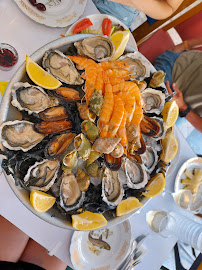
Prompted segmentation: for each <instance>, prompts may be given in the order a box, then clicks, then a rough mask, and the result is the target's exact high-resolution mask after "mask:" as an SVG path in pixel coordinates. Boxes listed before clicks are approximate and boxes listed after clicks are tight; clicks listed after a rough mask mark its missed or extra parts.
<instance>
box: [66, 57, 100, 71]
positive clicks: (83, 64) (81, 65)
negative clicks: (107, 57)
mask: <svg viewBox="0 0 202 270" xmlns="http://www.w3.org/2000/svg"><path fill="white" fill-rule="evenodd" d="M67 57H69V59H70V60H72V61H73V62H74V63H75V64H76V68H77V69H78V70H83V69H86V68H87V67H88V66H91V65H98V64H97V63H96V62H95V61H94V60H92V59H89V58H85V57H83V56H71V55H67Z"/></svg>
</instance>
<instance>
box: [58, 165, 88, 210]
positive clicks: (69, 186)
mask: <svg viewBox="0 0 202 270" xmlns="http://www.w3.org/2000/svg"><path fill="white" fill-rule="evenodd" d="M61 178H62V181H61V185H60V206H61V207H62V208H63V209H64V210H65V211H66V212H68V211H71V210H74V209H77V208H79V207H80V206H81V205H82V204H83V201H84V198H85V192H81V190H80V188H79V184H78V182H77V180H76V177H75V176H74V174H73V173H71V171H70V170H66V171H65V172H64V173H63V174H62V177H61Z"/></svg>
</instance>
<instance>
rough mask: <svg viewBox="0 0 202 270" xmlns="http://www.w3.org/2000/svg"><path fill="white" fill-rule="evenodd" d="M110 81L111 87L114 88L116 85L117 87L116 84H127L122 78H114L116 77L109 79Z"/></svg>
mask: <svg viewBox="0 0 202 270" xmlns="http://www.w3.org/2000/svg"><path fill="white" fill-rule="evenodd" d="M109 81H110V83H111V85H112V86H114V85H116V84H119V83H122V82H125V80H124V79H122V78H116V77H115V78H114V77H110V78H109Z"/></svg>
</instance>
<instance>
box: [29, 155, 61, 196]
mask: <svg viewBox="0 0 202 270" xmlns="http://www.w3.org/2000/svg"><path fill="white" fill-rule="evenodd" d="M59 168H60V162H59V161H58V160H48V159H44V160H42V161H41V162H36V163H35V164H34V165H33V166H31V167H30V168H29V169H28V171H27V174H26V175H25V177H24V182H25V185H26V186H28V187H29V188H30V189H37V190H41V191H47V190H49V189H50V187H51V186H52V185H53V184H54V182H55V180H56V178H57V173H58V170H59Z"/></svg>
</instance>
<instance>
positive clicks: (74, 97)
mask: <svg viewBox="0 0 202 270" xmlns="http://www.w3.org/2000/svg"><path fill="white" fill-rule="evenodd" d="M54 95H55V96H56V97H58V98H60V99H65V100H68V101H73V102H77V101H79V100H81V97H80V94H79V92H78V91H77V90H75V89H73V88H69V87H59V88H57V89H56V90H55V91H54Z"/></svg>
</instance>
